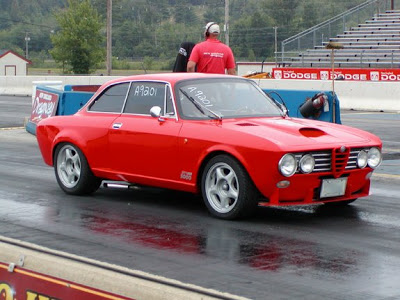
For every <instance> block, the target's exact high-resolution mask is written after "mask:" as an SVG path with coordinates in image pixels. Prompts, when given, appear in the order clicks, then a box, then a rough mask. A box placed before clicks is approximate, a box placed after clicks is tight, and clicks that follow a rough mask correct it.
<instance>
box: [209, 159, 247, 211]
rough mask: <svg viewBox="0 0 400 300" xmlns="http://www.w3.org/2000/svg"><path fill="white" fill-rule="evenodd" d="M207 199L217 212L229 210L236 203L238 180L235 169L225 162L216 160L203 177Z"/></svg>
mask: <svg viewBox="0 0 400 300" xmlns="http://www.w3.org/2000/svg"><path fill="white" fill-rule="evenodd" d="M205 190H206V195H207V200H208V202H209V203H210V205H211V206H212V208H213V209H214V210H215V211H217V212H218V213H227V212H230V211H231V210H232V209H233V208H234V207H235V205H236V204H237V201H238V197H239V181H238V178H237V176H236V173H235V171H234V170H233V169H232V168H231V167H230V166H229V165H228V164H226V163H224V162H218V163H216V164H214V165H213V166H212V167H211V168H210V169H209V170H208V172H207V175H206V178H205Z"/></svg>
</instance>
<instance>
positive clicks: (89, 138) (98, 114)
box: [79, 82, 130, 172]
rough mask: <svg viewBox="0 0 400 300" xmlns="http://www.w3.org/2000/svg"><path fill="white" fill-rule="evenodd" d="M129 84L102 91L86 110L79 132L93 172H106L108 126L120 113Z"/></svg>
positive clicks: (117, 84) (125, 83)
mask: <svg viewBox="0 0 400 300" xmlns="http://www.w3.org/2000/svg"><path fill="white" fill-rule="evenodd" d="M129 84H130V83H129V82H122V83H116V84H113V85H111V86H109V87H107V88H106V89H104V90H103V91H102V92H101V93H100V94H99V95H98V96H97V97H96V98H95V99H94V100H93V101H91V103H90V104H89V106H88V108H87V112H85V114H84V117H83V118H84V119H85V123H84V126H82V127H81V128H80V129H79V131H80V132H81V133H82V135H83V136H85V139H86V157H87V159H88V160H89V163H90V166H91V168H92V169H93V170H94V171H97V172H102V171H108V170H109V169H110V167H111V165H110V163H111V160H110V159H109V145H108V133H109V128H110V126H111V125H112V124H113V123H114V121H115V119H116V118H118V116H120V115H121V113H122V108H123V105H124V103H125V99H126V96H127V94H128V90H129Z"/></svg>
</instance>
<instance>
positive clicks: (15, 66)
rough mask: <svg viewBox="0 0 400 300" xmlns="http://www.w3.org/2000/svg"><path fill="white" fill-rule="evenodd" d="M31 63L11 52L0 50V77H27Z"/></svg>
mask: <svg viewBox="0 0 400 300" xmlns="http://www.w3.org/2000/svg"><path fill="white" fill-rule="evenodd" d="M31 63H32V62H31V61H30V60H27V59H25V58H24V57H22V56H20V55H19V54H17V53H15V52H13V51H11V50H0V76H16V75H19V76H21V75H22V76H24V75H28V65H30V64H31Z"/></svg>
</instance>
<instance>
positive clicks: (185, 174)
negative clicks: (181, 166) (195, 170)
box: [181, 171, 192, 180]
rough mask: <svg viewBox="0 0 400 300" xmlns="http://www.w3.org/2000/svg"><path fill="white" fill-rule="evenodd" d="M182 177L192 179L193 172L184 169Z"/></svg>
mask: <svg viewBox="0 0 400 300" xmlns="http://www.w3.org/2000/svg"><path fill="white" fill-rule="evenodd" d="M181 179H184V180H192V172H187V171H182V173H181Z"/></svg>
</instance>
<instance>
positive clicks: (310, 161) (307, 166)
mask: <svg viewBox="0 0 400 300" xmlns="http://www.w3.org/2000/svg"><path fill="white" fill-rule="evenodd" d="M299 166H300V170H301V172H302V173H305V174H309V173H311V172H312V171H313V170H314V167H315V159H314V157H313V156H312V155H311V154H306V155H304V156H303V157H302V158H301V159H300V163H299Z"/></svg>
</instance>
